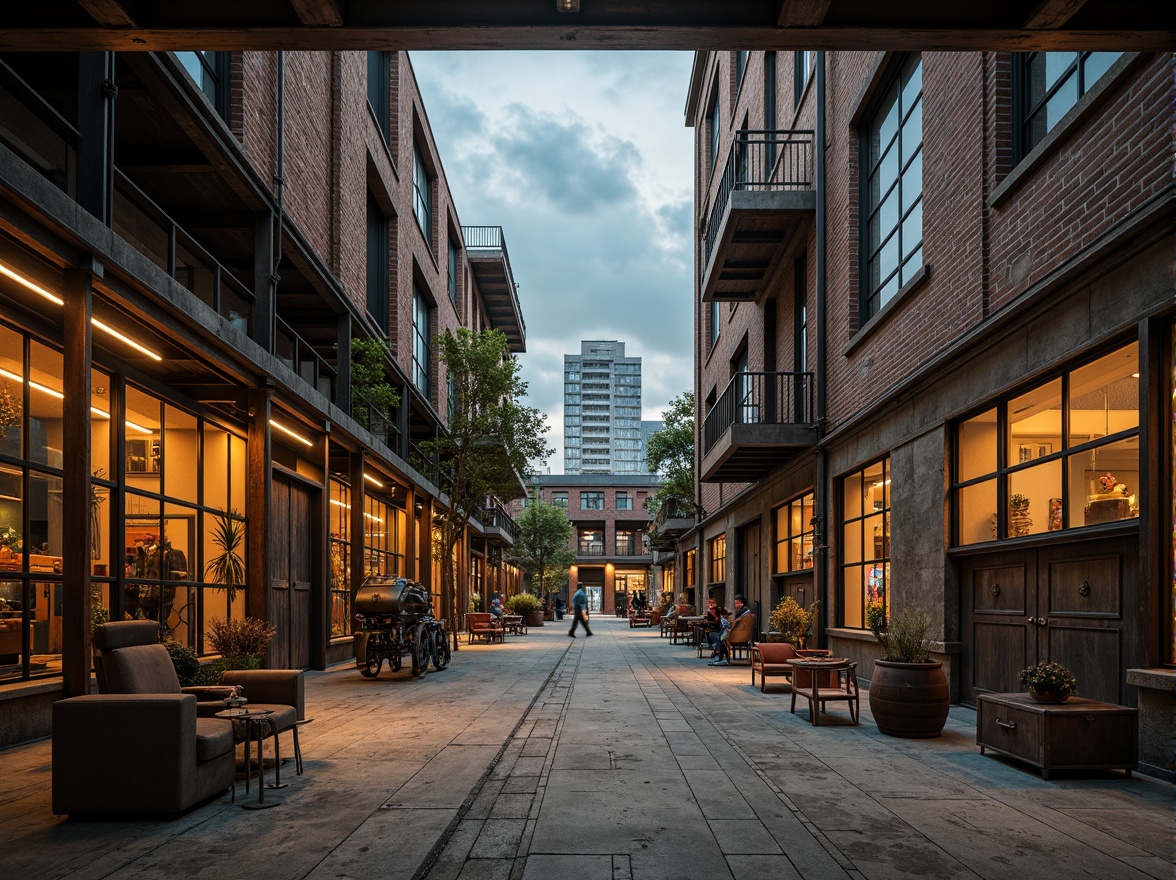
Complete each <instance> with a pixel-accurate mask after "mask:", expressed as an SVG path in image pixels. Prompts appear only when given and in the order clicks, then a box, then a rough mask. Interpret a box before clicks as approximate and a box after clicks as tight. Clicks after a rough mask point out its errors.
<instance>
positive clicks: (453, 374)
mask: <svg viewBox="0 0 1176 880" xmlns="http://www.w3.org/2000/svg"><path fill="white" fill-rule="evenodd" d="M436 342H437V356H438V360H439V361H440V363H442V364H444V365H445V368H446V371H447V373H448V376H449V388H450V389H451V392H450V394H451V399H450V401H449V424H448V426H447V428H448V430H447V431H446V432H445V433H444V434H443V435H442V436H440V437H438V438H437V439H436V440H426V441H423V442H421V443H419V444H418V448H419V449H420V451H421V454H422V455H424V456H425V457H426V458H428V459H430V460H431V461H433V462H435V463H436V464H437V466H438V471H439V473H438V476H437V479H438V481H439V485H438V488H439V489H441V492H442V494H443V495H444V496H445V499H446V500H447V502H448V503H447V505H446V506H443V507H442V508H441V510H440V511H439V512H438V514H437V516H436V517H435V520H436V525H437V528H438V530H439V532H440V535H439V538H440V542H439V543H440V548H439V549H440V561H441V603H442V607H443V608H444V609H445V619H446V620H447V621H448V623H449V630H450V632H451V633H453V647H454V650H456V649H457V647H458V644H457V624H458V615H459V608H458V590H457V566H456V557H457V548H458V547H459V546H460V544H461V543H462V541H463V540H465V537H466V529H467V527H468V526H469V522H470V519H471V517H473V516H474V515H475V514H477V512H478V511H479V510H480V509H481V507H482V506H483V505H484V504H485V503H486V500H487V498H491V497H494V498H499V499H502V500H506V499H510V498H515V497H518V495H519V494H520V489H521V485H520V484H521V481H522V475H523V474H524V473H525V472H526V470H527V462H528V461H532V460H534V461H543V460H545V459H546V458H547V456H549V455H551V453H552V451H553V450H551V449H550V448H548V446H547V442H546V433H547V417H546V416H545V415H544V414H543V413H541V412H540V411H539V410H537V409H534V408H533V407H526V406H522V405H521V404H520V403H519V401H520V400H521V399H522V398H523V397H524V396H525V395H526V393H527V383H526V382H524V381H523V380H522V378H521V377H520V376H519V365H518V362H517V361H516V360H515V359H514V358H513V357H511V356H510V349H509V347H508V345H507V341H506V335H505V334H504V333H503V332H502V331H501V330H497V329H490V330H481V331H479V332H477V333H474V332H472V331H470V330H466V329H465V328H461V329H459V330H458V331H457V333H456V334H454V333H451V332H450V331H448V330H446V331H445V333H444V334H442V335H441V336H438V337H437V340H436Z"/></svg>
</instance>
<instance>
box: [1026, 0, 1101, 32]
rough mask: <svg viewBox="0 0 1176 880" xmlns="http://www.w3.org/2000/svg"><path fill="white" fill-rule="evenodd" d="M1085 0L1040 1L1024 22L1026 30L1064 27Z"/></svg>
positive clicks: (1083, 4) (1084, 3)
mask: <svg viewBox="0 0 1176 880" xmlns="http://www.w3.org/2000/svg"><path fill="white" fill-rule="evenodd" d="M1085 5H1086V0H1041V2H1040V3H1038V4H1037V7H1036V8H1035V9H1034V10H1033V11H1032V12H1030V13H1029V17H1028V18H1027V19H1026V20H1025V28H1026V29H1027V30H1056V29H1057V28H1061V27H1065V26H1066V25H1067V24H1068V23H1069V21H1070V19H1071V18H1073V17H1074V16H1075V14H1077V12H1078V10H1079V9H1081V8H1082V7H1083V6H1085Z"/></svg>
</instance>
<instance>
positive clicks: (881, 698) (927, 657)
mask: <svg viewBox="0 0 1176 880" xmlns="http://www.w3.org/2000/svg"><path fill="white" fill-rule="evenodd" d="M875 601H876V603H877V606H876V607H874V603H871V607H870V608H867V614H868V619H869V621H870V624H871V627H870V628H871V629H872V630H873V632H874V637H875V638H876V639H877V640H878V644H880V645H881V646H882V649H883V652H884V654H883V657H882V659H880V660H875V661H874V675H873V678H871V679H870V712H871V713H872V714H873V716H874V721H875V723H876V724H877V725H878V729H879V730H880V731H882V733H885V734H888V735H890V736H908V737H936V736H939V734H940V733H942V732H943V725H944V724H945V723H946V721H947V710H948V706H949V705H950V702H951V691H950V690H949V689H948V686H947V678H946V677H945V676H944V674H943V664H942V663H941V662H939V661H938V660H932V659H931V641H930V639H929V635H930V632H931V620H930V618H928V617H927V614H926V612H924V611H922V610H921V609H919V608H904V609H903V610H902V612H901V613H900V614H899V615H897V616H896V617H894V618H893V619H892V620H890V621H889V622H887V619H886V612H885V608H884V607H883V606H882V602H881V601H880V600H875Z"/></svg>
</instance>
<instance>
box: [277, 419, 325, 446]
mask: <svg viewBox="0 0 1176 880" xmlns="http://www.w3.org/2000/svg"><path fill="white" fill-rule="evenodd" d="M269 423H270V427H271V428H276V429H277V430H279V431H281V432H282V433H283V434H286V435H287V436H289V437H293V438H294V439H295V440H297V441H298V442H299V443H305V444H306V445H307V446H314V443H313V441H310V440H307V439H306V438H305V437H303V436H302V435H301V434H299V433H298V432H297V431H292V430H290V429H289V428H287V427H286V426H285V425H283V424H281V423H280V422H275V421H274V420H273V419H270V420H269Z"/></svg>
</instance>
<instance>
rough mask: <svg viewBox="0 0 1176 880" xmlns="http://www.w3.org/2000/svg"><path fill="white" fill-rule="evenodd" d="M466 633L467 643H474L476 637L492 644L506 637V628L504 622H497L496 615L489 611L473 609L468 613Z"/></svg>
mask: <svg viewBox="0 0 1176 880" xmlns="http://www.w3.org/2000/svg"><path fill="white" fill-rule="evenodd" d="M466 634H467V637H466V644H467V645H469V644H473V641H474V639H475V638H479V639H483V640H484V641H486V642H488V643H489V644H491V645H492V644H494V643H495V642H496V641H497V642H501V641H505V638H506V630H505V629H504V628H503V626H502V624H500V623H496V622H495V620H494V615H493V614H491V613H490V612H488V611H471V612H470V613H469V614H467V615H466Z"/></svg>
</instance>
